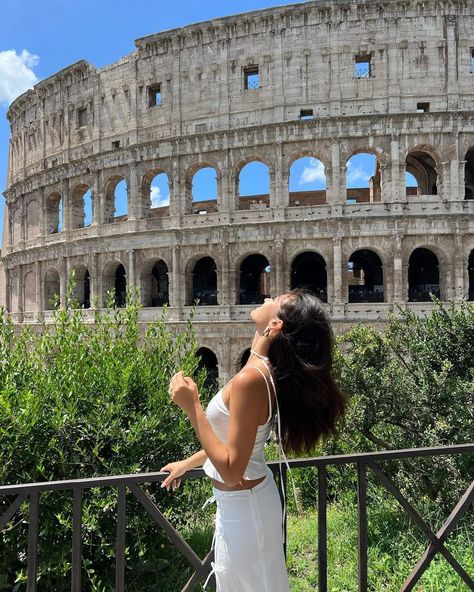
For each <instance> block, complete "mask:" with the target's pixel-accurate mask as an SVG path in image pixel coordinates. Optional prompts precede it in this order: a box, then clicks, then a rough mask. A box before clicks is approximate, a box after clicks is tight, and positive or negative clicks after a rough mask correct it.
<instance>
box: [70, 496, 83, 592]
mask: <svg viewBox="0 0 474 592" xmlns="http://www.w3.org/2000/svg"><path fill="white" fill-rule="evenodd" d="M81 559H82V489H80V488H79V487H75V488H74V490H73V506H72V576H71V590H72V592H81Z"/></svg>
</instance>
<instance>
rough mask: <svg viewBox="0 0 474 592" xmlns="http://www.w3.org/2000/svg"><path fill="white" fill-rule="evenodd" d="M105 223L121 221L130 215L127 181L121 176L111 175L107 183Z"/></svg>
mask: <svg viewBox="0 0 474 592" xmlns="http://www.w3.org/2000/svg"><path fill="white" fill-rule="evenodd" d="M105 187H106V189H105V204H104V224H111V223H112V222H120V221H124V220H126V219H127V216H128V188H127V181H126V180H125V179H124V178H123V177H120V176H115V177H111V178H110V179H108V180H107V183H106V185H105Z"/></svg>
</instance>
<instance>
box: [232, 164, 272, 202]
mask: <svg viewBox="0 0 474 592" xmlns="http://www.w3.org/2000/svg"><path fill="white" fill-rule="evenodd" d="M269 205H270V170H269V168H268V166H267V165H266V164H264V163H263V162H259V161H256V160H254V161H252V162H249V163H247V164H246V165H245V166H244V167H242V169H241V170H240V173H239V209H241V210H245V209H250V208H253V207H256V208H260V207H263V208H265V207H267V206H269Z"/></svg>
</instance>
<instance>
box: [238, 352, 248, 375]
mask: <svg viewBox="0 0 474 592" xmlns="http://www.w3.org/2000/svg"><path fill="white" fill-rule="evenodd" d="M249 358H250V347H248V348H247V349H245V350H244V351H243V352H241V354H240V356H239V358H238V360H239V362H238V364H237V367H238V369H239V370H242V368H243V367H244V366H245V364H246V363H247V360H248V359H249Z"/></svg>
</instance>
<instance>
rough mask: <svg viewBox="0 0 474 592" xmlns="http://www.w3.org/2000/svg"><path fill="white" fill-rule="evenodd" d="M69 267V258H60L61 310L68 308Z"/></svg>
mask: <svg viewBox="0 0 474 592" xmlns="http://www.w3.org/2000/svg"><path fill="white" fill-rule="evenodd" d="M67 274H68V265H67V258H66V257H60V258H59V303H60V305H61V308H63V307H65V306H66V295H67V294H66V293H67V284H68V276H67Z"/></svg>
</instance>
